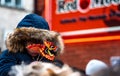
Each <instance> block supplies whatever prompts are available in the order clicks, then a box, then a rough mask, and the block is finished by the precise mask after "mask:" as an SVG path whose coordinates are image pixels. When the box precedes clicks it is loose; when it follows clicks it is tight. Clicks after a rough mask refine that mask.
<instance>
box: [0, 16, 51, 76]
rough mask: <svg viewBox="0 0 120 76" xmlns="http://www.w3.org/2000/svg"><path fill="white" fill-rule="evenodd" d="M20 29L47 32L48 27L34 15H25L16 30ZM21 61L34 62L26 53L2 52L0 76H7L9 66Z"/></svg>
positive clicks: (43, 20) (40, 18)
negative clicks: (29, 28)
mask: <svg viewBox="0 0 120 76" xmlns="http://www.w3.org/2000/svg"><path fill="white" fill-rule="evenodd" d="M21 27H34V28H40V29H46V30H49V25H48V23H47V22H46V21H45V19H44V18H42V17H41V16H38V15H36V14H29V15H26V16H25V17H24V18H23V19H22V20H21V21H20V23H19V24H18V25H17V28H21ZM22 61H23V62H25V63H30V62H32V61H34V60H33V59H32V58H31V56H30V55H29V54H28V53H26V52H22V53H21V52H17V53H11V52H9V50H5V51H3V52H2V54H1V55H0V76H9V75H8V72H9V71H10V69H11V66H13V65H17V64H21V62H22ZM43 61H46V59H43Z"/></svg>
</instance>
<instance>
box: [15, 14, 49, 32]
mask: <svg viewBox="0 0 120 76" xmlns="http://www.w3.org/2000/svg"><path fill="white" fill-rule="evenodd" d="M21 27H34V28H39V29H47V30H49V25H48V23H47V22H46V20H45V19H44V18H43V17H41V16H39V15H36V14H28V15H26V16H25V17H24V18H23V19H22V20H21V21H20V22H19V24H18V25H17V28H21Z"/></svg>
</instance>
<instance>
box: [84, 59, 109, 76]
mask: <svg viewBox="0 0 120 76" xmlns="http://www.w3.org/2000/svg"><path fill="white" fill-rule="evenodd" d="M104 68H108V65H107V64H106V63H104V62H103V61H101V60H97V59H92V60H90V61H89V62H88V64H87V65H86V68H85V72H86V75H88V76H92V75H93V74H94V73H96V72H98V71H100V70H102V69H104Z"/></svg>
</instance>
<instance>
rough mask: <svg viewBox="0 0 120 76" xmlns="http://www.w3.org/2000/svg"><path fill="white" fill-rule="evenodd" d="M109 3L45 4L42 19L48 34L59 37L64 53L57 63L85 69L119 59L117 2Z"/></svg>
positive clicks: (49, 0)
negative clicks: (97, 62) (96, 61)
mask: <svg viewBox="0 0 120 76" xmlns="http://www.w3.org/2000/svg"><path fill="white" fill-rule="evenodd" d="M39 1H41V0H37V2H36V4H37V10H38V9H40V8H41V7H40V2H39ZM99 1H100V2H99ZM109 1H110V2H105V1H103V0H45V2H44V6H45V8H44V11H43V10H42V11H43V14H42V15H43V16H44V17H45V19H46V20H47V21H48V23H49V25H50V28H51V30H54V31H58V32H60V34H61V35H62V36H63V39H64V43H65V53H64V54H63V55H62V56H61V57H60V59H62V60H63V61H64V62H65V63H68V64H69V65H71V66H74V67H78V68H80V69H85V66H86V64H87V62H88V61H89V60H90V59H100V60H102V61H104V62H106V63H107V64H110V57H111V56H120V47H119V45H120V18H119V17H120V9H119V7H120V2H119V1H118V2H117V1H114V0H109ZM37 13H38V14H39V15H41V14H40V13H39V12H37Z"/></svg>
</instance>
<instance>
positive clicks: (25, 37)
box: [6, 27, 64, 54]
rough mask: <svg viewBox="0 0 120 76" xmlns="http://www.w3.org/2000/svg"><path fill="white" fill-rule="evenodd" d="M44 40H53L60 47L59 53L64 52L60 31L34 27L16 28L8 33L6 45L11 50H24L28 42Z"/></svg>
mask: <svg viewBox="0 0 120 76" xmlns="http://www.w3.org/2000/svg"><path fill="white" fill-rule="evenodd" d="M44 40H49V41H52V42H53V43H54V44H55V45H56V46H57V47H58V50H57V51H58V54H60V53H62V52H63V49H64V44H63V41H62V37H61V35H60V34H59V33H57V32H55V31H48V30H43V29H36V28H32V27H29V28H26V27H22V28H16V29H15V30H14V32H13V33H10V34H9V35H8V37H7V39H6V47H7V49H8V50H9V51H10V52H14V53H16V52H18V51H20V52H22V51H24V49H25V46H26V43H27V42H30V41H37V42H39V41H41V42H43V41H44Z"/></svg>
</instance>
